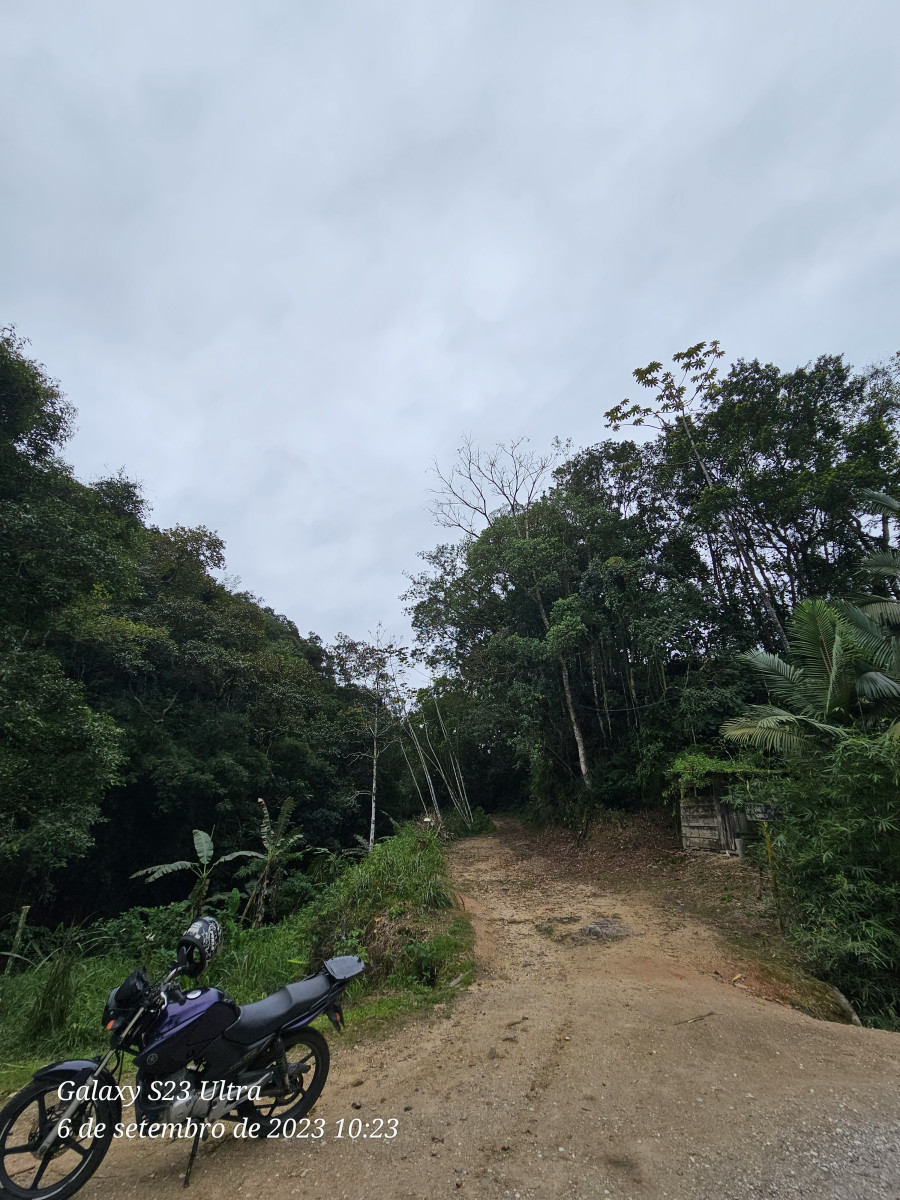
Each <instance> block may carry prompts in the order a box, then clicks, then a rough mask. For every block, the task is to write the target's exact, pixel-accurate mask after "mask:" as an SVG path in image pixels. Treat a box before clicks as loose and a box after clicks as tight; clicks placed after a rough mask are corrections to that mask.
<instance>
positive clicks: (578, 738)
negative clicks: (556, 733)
mask: <svg viewBox="0 0 900 1200" xmlns="http://www.w3.org/2000/svg"><path fill="white" fill-rule="evenodd" d="M534 594H535V597H536V599H537V603H538V610H539V612H540V614H541V622H542V623H543V626H544V632H545V633H548V632H549V631H550V621H549V619H548V617H547V611H546V609H545V608H544V601H543V599H542V597H541V590H540V588H538V587H535V589H534ZM557 662H558V663H559V669H560V670H561V671H562V681H563V691H564V692H565V696H566V709H567V710H568V713H569V722H570V724H571V726H572V733H573V735H574V737H575V745H576V746H577V747H578V765H579V767H580V768H581V777H582V779H584V780H587V777H588V761H587V755H586V754H585V751H584V737H583V735H582V732H581V726H580V725H579V723H578V717H577V715H576V713H575V704H574V701H573V700H572V685H571V684H570V682H569V668H568V667H567V666H566V664H565V663H564V662H563V660H562V658H558V659H557Z"/></svg>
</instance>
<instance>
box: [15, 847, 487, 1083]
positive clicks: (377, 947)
mask: <svg viewBox="0 0 900 1200" xmlns="http://www.w3.org/2000/svg"><path fill="white" fill-rule="evenodd" d="M216 915H217V916H219V917H220V919H221V921H222V924H223V926H224V930H225V944H224V947H223V950H222V953H221V954H220V955H219V958H218V959H217V960H216V962H215V963H214V964H213V965H212V967H211V969H210V971H209V972H208V973H207V974H206V975H205V976H204V977H203V978H202V979H201V980H200V983H201V984H210V985H212V986H215V987H220V988H222V990H223V991H225V992H227V993H228V994H229V995H231V996H233V997H234V998H235V999H236V1000H237V1001H238V1003H241V1004H247V1003H250V1002H251V1001H253V1000H258V999H260V998H261V997H262V996H265V995H268V994H269V993H271V992H273V991H276V990H277V989H278V988H279V987H281V986H282V985H283V984H284V983H286V982H288V981H290V980H292V979H298V978H300V977H302V976H303V975H305V974H309V973H310V972H312V971H314V970H316V969H317V968H318V966H319V965H320V964H321V962H322V961H323V960H324V959H326V958H329V957H331V956H332V955H337V954H359V955H360V957H361V958H363V959H364V961H365V962H366V963H367V967H368V969H367V971H366V973H365V974H364V975H363V976H362V978H361V979H359V980H357V981H355V982H354V983H353V984H352V985H351V987H350V988H349V989H348V991H347V993H346V1007H347V1011H348V1017H349V1022H350V1026H351V1029H352V1030H353V1031H354V1034H355V1036H359V1034H360V1033H361V1032H366V1033H369V1032H371V1031H374V1030H376V1029H378V1028H380V1027H382V1026H384V1025H385V1023H386V1022H389V1021H392V1020H393V1019H396V1018H398V1017H402V1016H404V1015H406V1014H411V1013H414V1012H416V1011H419V1010H422V1009H427V1008H430V1007H431V1006H432V1005H433V1004H435V1003H440V1002H442V1001H445V1000H447V999H448V998H449V997H450V995H452V994H453V992H454V991H455V988H456V987H457V986H458V985H459V984H462V983H464V982H466V981H468V980H470V979H471V974H472V959H471V950H472V930H471V926H470V925H469V922H468V920H467V919H466V917H465V916H464V914H463V913H462V912H461V911H460V909H459V908H458V906H457V905H456V901H455V897H454V894H453V891H452V889H451V886H450V883H449V881H448V878H447V873H446V862H445V853H444V849H443V847H442V846H441V843H440V842H439V841H438V839H437V838H436V837H435V835H434V834H433V833H431V832H429V831H427V830H422V829H419V828H417V827H415V826H406V827H404V828H403V829H401V830H400V831H399V832H398V833H397V834H396V835H395V836H393V837H390V838H386V839H384V840H383V841H381V842H379V843H378V844H376V846H375V847H374V849H373V850H372V852H371V853H370V854H367V855H366V856H365V857H364V858H361V859H359V860H358V861H356V862H354V863H353V864H352V865H351V866H349V867H347V868H346V869H345V870H344V871H343V872H342V873H341V874H340V875H339V876H338V877H337V879H335V880H334V882H333V883H331V884H330V885H328V886H327V887H325V888H324V889H323V891H322V892H321V893H320V895H319V896H318V897H317V898H316V899H315V900H314V901H313V902H312V903H310V904H308V905H306V906H304V907H303V908H302V909H300V910H299V911H297V912H296V913H293V914H291V915H289V916H287V917H285V918H283V919H282V920H281V921H279V922H278V923H277V924H273V925H268V926H264V927H263V928H261V929H258V930H251V929H246V928H243V927H241V926H240V925H239V924H238V923H237V922H236V921H235V920H234V918H233V917H232V916H230V915H229V914H228V912H223V913H217V914H216ZM187 923H188V922H187V920H186V919H185V910H184V906H183V905H170V906H168V907H167V908H165V909H156V910H140V914H139V916H137V917H136V916H135V915H134V914H125V915H124V916H123V917H122V918H120V919H118V920H117V921H112V922H106V923H104V924H103V925H101V926H97V927H96V928H95V929H93V930H91V929H87V930H83V931H80V933H79V936H78V937H76V938H69V939H68V941H64V942H63V944H62V945H61V946H60V947H58V948H57V949H56V951H55V952H54V953H53V954H51V955H49V956H48V957H47V959H46V960H45V961H44V962H42V963H40V964H39V965H37V966H32V967H29V968H27V969H25V970H20V971H18V972H17V973H15V974H9V975H0V1097H2V1096H6V1095H8V1094H9V1093H10V1092H13V1091H15V1090H16V1089H17V1088H19V1087H21V1086H22V1085H23V1084H24V1083H26V1082H27V1080H28V1079H29V1077H30V1076H31V1074H32V1072H33V1071H34V1070H35V1069H36V1068H37V1067H38V1066H39V1065H41V1064H43V1063H45V1062H48V1061H52V1060H53V1059H55V1058H75V1057H83V1056H88V1057H90V1056H92V1055H95V1054H98V1053H101V1052H102V1051H103V1050H104V1049H105V1048H106V1046H107V1044H108V1043H107V1041H106V1037H105V1034H104V1032H103V1030H102V1029H101V1025H100V1018H101V1015H102V1012H103V1005H104V1002H105V1000H106V996H107V994H108V992H109V991H110V990H111V989H112V988H114V987H116V986H117V985H118V984H119V983H121V981H122V980H123V979H124V978H125V977H126V976H127V975H128V974H130V972H131V971H133V970H134V969H135V967H136V966H137V965H139V964H140V963H141V962H143V963H144V964H145V965H146V966H147V967H148V970H149V971H150V974H151V976H152V975H153V973H154V972H156V973H157V974H160V973H161V972H162V971H163V970H164V968H165V966H166V964H167V963H168V962H169V961H170V960H171V956H172V954H173V953H174V947H175V943H176V941H177V939H178V936H179V934H180V933H181V931H182V929H183V927H184V926H185V925H186V924H187ZM82 935H83V936H82ZM325 1024H326V1025H327V1022H325Z"/></svg>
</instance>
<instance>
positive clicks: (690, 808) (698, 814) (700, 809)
mask: <svg viewBox="0 0 900 1200" xmlns="http://www.w3.org/2000/svg"><path fill="white" fill-rule="evenodd" d="M746 833H747V821H746V819H745V817H744V814H743V813H741V812H737V811H736V810H735V809H733V808H732V807H731V806H730V805H729V804H725V803H724V802H723V801H722V800H720V799H719V798H718V796H715V795H703V793H702V792H701V793H700V794H698V795H697V796H691V797H690V799H684V800H682V801H681V844H682V846H683V847H684V848H685V850H718V851H722V850H730V851H732V852H736V851H737V843H736V841H735V838H739V837H743V836H744V835H745V834H746Z"/></svg>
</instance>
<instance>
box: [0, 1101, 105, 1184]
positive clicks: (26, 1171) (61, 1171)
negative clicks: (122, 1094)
mask: <svg viewBox="0 0 900 1200" xmlns="http://www.w3.org/2000/svg"><path fill="white" fill-rule="evenodd" d="M62 1082H63V1081H62V1080H60V1079H54V1080H53V1081H49V1080H42V1081H40V1082H34V1083H30V1084H29V1085H28V1086H27V1087H25V1088H23V1089H22V1091H21V1092H19V1093H18V1094H17V1095H15V1096H13V1098H12V1100H10V1102H9V1103H8V1104H7V1105H6V1107H5V1108H4V1109H3V1110H2V1111H0V1196H10V1197H14V1198H15V1200H65V1197H67V1196H71V1195H72V1194H73V1193H74V1192H77V1191H78V1189H79V1188H80V1187H81V1186H82V1184H83V1183H85V1182H86V1181H87V1180H88V1179H89V1178H90V1177H91V1175H93V1173H94V1172H95V1171H96V1170H97V1168H98V1167H99V1166H100V1164H101V1162H102V1161H103V1158H104V1155H105V1154H106V1152H107V1150H108V1149H109V1145H110V1142H111V1141H112V1138H113V1122H112V1120H111V1117H112V1114H111V1112H109V1111H108V1108H107V1105H105V1104H102V1103H100V1104H98V1103H97V1102H95V1101H93V1100H86V1101H85V1102H84V1104H82V1105H81V1106H80V1108H79V1109H78V1111H77V1112H76V1113H75V1115H74V1116H73V1117H72V1119H71V1121H70V1129H69V1131H68V1133H67V1135H66V1136H65V1137H63V1138H59V1139H58V1140H57V1141H56V1143H55V1144H54V1145H53V1146H51V1148H50V1150H49V1151H48V1152H47V1153H46V1154H45V1155H44V1157H43V1158H39V1157H38V1155H37V1148H38V1146H40V1144H41V1142H42V1141H43V1140H44V1138H45V1137H46V1136H47V1134H48V1133H50V1132H51V1130H52V1129H53V1127H54V1125H55V1124H56V1122H57V1121H58V1120H59V1117H60V1114H61V1113H62V1112H63V1111H64V1110H65V1109H66V1108H67V1107H68V1103H63V1102H62V1101H60V1099H59V1096H58V1094H57V1088H58V1087H59V1086H60V1083H62ZM89 1121H90V1122H91V1127H92V1129H94V1130H96V1127H97V1125H98V1123H99V1124H104V1125H105V1126H106V1128H105V1129H104V1131H103V1133H102V1134H101V1135H99V1136H98V1135H97V1133H96V1132H94V1133H91V1132H90V1130H89V1129H88V1124H87V1123H88V1122H89ZM82 1131H84V1132H85V1133H86V1134H88V1136H86V1137H81V1136H79V1135H80V1134H81V1132H82Z"/></svg>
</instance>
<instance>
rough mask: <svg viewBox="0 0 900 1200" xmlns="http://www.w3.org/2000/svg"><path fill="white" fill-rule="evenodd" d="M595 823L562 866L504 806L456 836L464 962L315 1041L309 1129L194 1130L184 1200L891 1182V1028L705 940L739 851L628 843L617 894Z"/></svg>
mask: <svg viewBox="0 0 900 1200" xmlns="http://www.w3.org/2000/svg"><path fill="white" fill-rule="evenodd" d="M615 836H616V835H615V834H614V833H610V834H609V835H608V836H607V842H606V843H605V849H603V845H604V843H603V837H604V835H603V834H602V833H601V834H600V835H598V837H599V842H598V843H597V844H598V845H599V846H600V847H601V849H600V850H598V852H597V853H595V854H592V853H591V851H590V848H589V849H588V850H587V851H585V852H584V853H583V854H580V858H579V862H580V866H579V868H578V869H577V870H576V869H573V868H572V866H571V864H570V863H567V862H566V861H564V855H563V850H564V846H565V842H564V839H562V838H555V839H549V840H548V839H542V838H541V837H539V836H533V835H526V834H525V833H524V832H523V831H522V830H521V828H520V827H519V826H518V825H516V824H515V823H513V822H506V823H504V824H502V825H501V828H500V829H499V830H498V832H497V834H495V835H493V836H490V837H484V838H478V839H472V840H470V841H467V842H461V843H459V844H458V845H457V846H456V847H455V848H454V850H453V855H452V858H453V864H454V874H455V878H456V884H457V887H458V888H459V889H460V892H461V895H462V898H463V902H464V904H465V908H466V911H467V912H468V914H469V916H470V917H471V920H472V922H473V924H474V926H475V930H476V955H477V959H478V964H479V972H478V978H477V979H476V982H475V983H474V984H473V985H472V986H471V987H470V988H469V989H467V991H466V992H465V993H464V994H463V995H461V996H460V997H459V999H458V1001H457V1002H456V1003H455V1005H454V1006H453V1007H452V1009H449V1010H448V1011H446V1012H445V1011H443V1010H438V1011H436V1012H435V1013H434V1014H433V1015H431V1016H430V1017H428V1018H425V1019H422V1020H420V1021H416V1022H413V1023H410V1024H408V1025H407V1026H406V1027H405V1028H403V1029H400V1030H397V1031H395V1032H394V1033H392V1034H391V1035H390V1036H388V1037H387V1038H385V1039H383V1040H380V1041H377V1042H369V1043H361V1044H359V1045H355V1046H354V1045H340V1044H339V1045H337V1046H336V1047H335V1051H334V1058H333V1063H332V1074H331V1079H330V1080H329V1083H328V1085H327V1086H326V1089H325V1092H324V1094H323V1096H322V1099H321V1100H320V1102H319V1104H318V1106H317V1108H316V1110H315V1113H314V1115H315V1116H319V1117H322V1118H324V1119H325V1122H326V1124H325V1137H324V1138H323V1139H322V1140H321V1141H316V1142H309V1141H296V1140H295V1141H292V1142H285V1141H277V1142H276V1141H272V1142H268V1143H258V1142H257V1143H241V1142H236V1141H234V1140H233V1139H231V1138H230V1137H229V1138H227V1139H223V1141H222V1142H219V1143H215V1144H212V1145H207V1146H205V1147H203V1149H202V1151H201V1154H200V1156H199V1158H198V1162H197V1165H196V1167H195V1172H194V1180H193V1182H192V1185H191V1193H190V1194H192V1195H193V1196H194V1200H213V1197H217V1198H218V1197H222V1196H226V1195H227V1196H228V1197H243V1196H248V1197H251V1196H252V1197H258V1196H261V1195H266V1196H269V1197H273V1200H278V1198H280V1197H290V1196H314V1195H319V1196H327V1197H328V1198H329V1200H345V1198H346V1200H422V1198H426V1200H436V1198H438V1197H444V1196H452V1195H456V1196H470V1197H485V1198H488V1200H494V1198H495V1197H496V1198H497V1200H500V1198H501V1197H503V1198H506V1197H509V1198H511V1200H526V1198H528V1200H532V1198H534V1200H562V1198H563V1197H572V1198H573V1200H574V1198H577V1200H582V1198H587V1197H598V1198H601V1200H605V1198H606V1197H613V1198H620V1200H625V1198H627V1197H634V1198H635V1200H638V1198H641V1200H643V1198H648V1200H650V1198H652V1200H656V1198H659V1197H671V1198H672V1200H681V1198H685V1200H687V1198H692V1200H693V1198H697V1200H712V1198H713V1197H715V1198H716V1200H729V1198H734V1200H750V1198H755V1197H766V1198H768V1197H773V1196H774V1197H795V1196H805V1197H820V1198H823V1200H837V1198H840V1200H855V1198H859V1200H880V1198H886V1197H891V1198H892V1200H897V1197H900V1119H898V1118H900V1099H898V1087H897V1083H898V1065H900V1037H898V1035H896V1034H891V1033H884V1032H880V1031H876V1030H870V1029H860V1028H856V1027H853V1026H851V1025H845V1024H838V1023H833V1022H829V1021H824V1020H816V1019H814V1018H813V1017H811V1016H808V1015H806V1014H805V1013H803V1012H801V1011H798V1010H797V1008H795V1007H792V1006H791V1005H790V1004H789V1003H787V1002H786V1001H788V1000H792V999H793V1000H796V999H797V998H798V997H800V998H802V992H803V988H802V987H799V988H798V987H796V986H795V984H794V983H793V982H792V981H791V978H790V975H789V973H787V974H786V973H785V972H784V971H783V970H781V969H780V968H778V967H777V966H773V968H772V969H771V970H769V969H768V968H767V967H765V966H761V965H760V964H759V961H758V958H757V959H754V958H752V957H750V956H742V955H741V954H740V953H739V952H737V951H736V950H735V949H734V946H733V944H731V943H727V942H724V941H723V940H722V938H721V937H720V936H719V935H718V933H717V932H716V929H717V926H718V927H722V926H724V927H729V923H730V924H731V925H734V927H735V928H738V929H739V928H742V927H744V928H745V927H747V926H748V925H752V924H753V921H754V919H755V918H754V915H753V913H752V912H749V915H746V913H745V910H749V909H752V903H751V901H750V899H746V900H742V899H740V897H741V896H744V897H748V896H749V894H750V892H751V891H752V882H753V880H752V876H751V875H750V874H749V873H748V871H747V869H746V868H745V867H744V866H743V865H741V864H739V863H737V862H736V861H732V862H729V861H728V860H722V859H720V860H717V861H715V862H714V861H713V860H707V863H706V865H705V866H704V865H702V864H701V866H700V867H699V868H697V867H695V866H693V860H689V859H684V858H681V857H679V856H675V857H674V858H673V859H672V862H674V864H675V866H674V868H673V869H667V868H665V867H664V866H662V867H661V866H660V865H659V864H660V862H661V861H662V860H661V859H660V858H659V856H658V855H654V854H653V853H650V852H648V851H646V850H645V851H644V853H645V860H646V861H644V862H643V864H642V866H643V867H645V868H646V875H645V876H641V878H642V879H645V880H646V881H647V882H648V883H649V885H650V886H649V887H644V888H643V890H635V882H634V880H635V874H634V870H633V868H634V866H635V863H634V861H633V860H629V856H628V853H627V847H625V844H624V843H622V848H623V853H622V854H620V855H619V856H618V858H617V856H616V853H615V850H616V843H615ZM651 850H652V847H651ZM620 860H621V861H620ZM654 864H656V865H654ZM654 879H656V880H657V882H658V884H659V886H657V885H656V884H654ZM628 880H630V883H628V882H627V881H628ZM748 881H749V884H748ZM640 886H642V887H643V884H641V885H640ZM736 897H737V899H736ZM714 903H715V904H718V905H720V906H721V907H722V909H723V914H722V916H721V918H720V919H717V920H713V919H712V918H711V917H710V916H709V911H708V910H709V909H710V906H711V905H713V904H714ZM735 906H738V907H739V908H740V910H741V913H740V915H739V917H737V918H736V917H735V912H736V908H735ZM697 911H699V912H701V913H704V914H706V915H702V916H698V915H692V914H696V912H697ZM591 927H593V928H591ZM585 928H588V930H589V932H586V933H582V932H581V931H582V930H583V929H585ZM350 1019H351V1021H352V1014H351V1015H350ZM342 1117H343V1118H346V1119H348V1120H349V1119H351V1118H354V1117H358V1118H359V1119H360V1121H361V1122H363V1126H362V1128H363V1129H365V1128H366V1126H365V1122H369V1126H368V1128H369V1129H370V1130H373V1129H374V1128H375V1122H376V1119H377V1118H391V1117H394V1118H397V1121H398V1134H397V1137H396V1138H395V1139H393V1140H391V1141H385V1140H383V1139H380V1140H368V1139H365V1138H363V1137H362V1136H360V1137H359V1138H358V1139H357V1140H355V1141H351V1140H349V1139H347V1138H346V1137H345V1138H344V1139H336V1138H335V1137H334V1133H335V1131H336V1122H337V1121H338V1120H339V1119H340V1118H342ZM186 1156H187V1149H186V1146H185V1145H184V1144H183V1143H182V1144H181V1145H176V1146H173V1145H160V1144H149V1145H148V1144H147V1143H143V1144H142V1145H133V1144H132V1145H127V1144H124V1143H122V1142H118V1143H116V1144H115V1145H114V1147H113V1150H112V1151H111V1153H110V1155H109V1157H108V1159H107V1161H106V1163H105V1164H104V1165H103V1167H101V1170H100V1172H99V1173H98V1175H97V1176H96V1177H95V1179H94V1180H92V1181H91V1182H90V1183H89V1184H88V1185H87V1186H86V1188H85V1189H84V1192H83V1193H82V1194H83V1195H84V1196H85V1200H88V1198H93V1200H100V1198H101V1197H102V1198H103V1200H106V1198H110V1200H112V1197H116V1200H119V1198H120V1197H123V1196H128V1195H131V1194H137V1193H138V1192H140V1193H142V1194H143V1193H144V1192H145V1191H146V1189H147V1188H148V1187H149V1188H151V1189H152V1190H153V1192H154V1194H155V1195H158V1196H168V1195H172V1196H174V1195H175V1194H176V1193H177V1192H179V1190H180V1187H181V1178H180V1175H181V1172H182V1171H183V1167H184V1162H185V1159H186Z"/></svg>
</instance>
